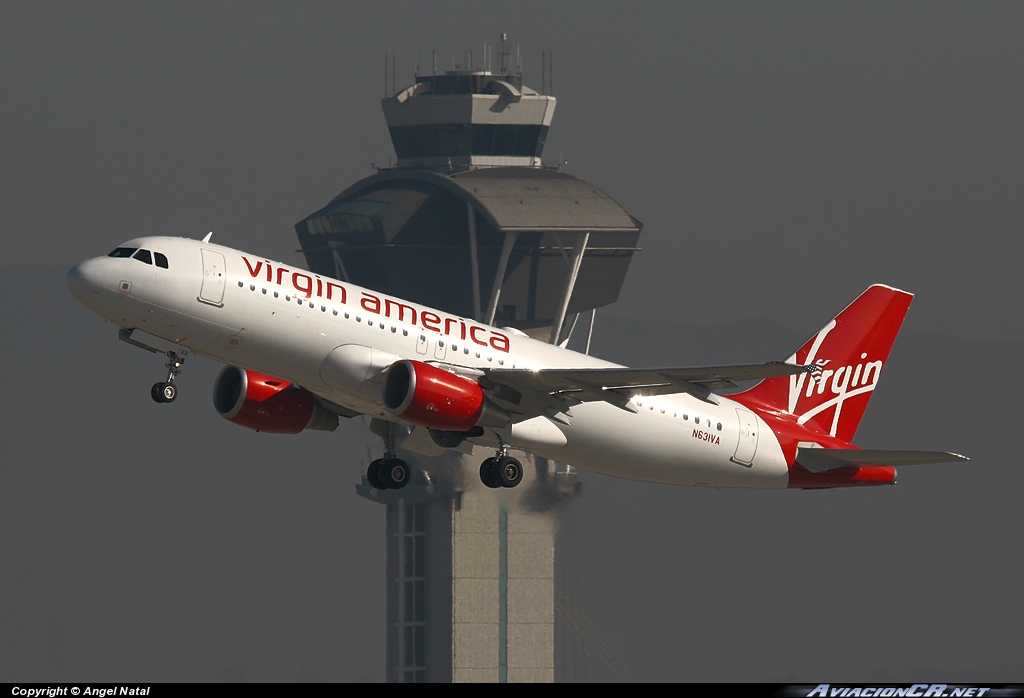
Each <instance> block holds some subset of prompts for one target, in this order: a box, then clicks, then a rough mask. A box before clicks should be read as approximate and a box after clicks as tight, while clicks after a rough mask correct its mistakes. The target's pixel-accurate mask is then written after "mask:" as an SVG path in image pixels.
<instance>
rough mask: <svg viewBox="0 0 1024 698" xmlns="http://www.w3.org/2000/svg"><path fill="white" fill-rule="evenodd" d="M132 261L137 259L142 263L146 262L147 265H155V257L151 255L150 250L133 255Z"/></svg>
mask: <svg viewBox="0 0 1024 698" xmlns="http://www.w3.org/2000/svg"><path fill="white" fill-rule="evenodd" d="M132 259H137V260H139V261H140V262H145V263H146V264H152V263H153V255H151V254H150V253H149V250H139V251H138V252H136V253H135V254H133V255H132Z"/></svg>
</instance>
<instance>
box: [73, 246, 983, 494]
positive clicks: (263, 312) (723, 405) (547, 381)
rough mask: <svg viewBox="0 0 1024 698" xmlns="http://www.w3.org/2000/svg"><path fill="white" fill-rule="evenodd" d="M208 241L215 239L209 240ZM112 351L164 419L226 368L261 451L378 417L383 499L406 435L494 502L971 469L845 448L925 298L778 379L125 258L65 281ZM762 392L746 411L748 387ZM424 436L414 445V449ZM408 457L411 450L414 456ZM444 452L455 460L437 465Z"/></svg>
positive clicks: (887, 297)
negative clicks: (529, 485)
mask: <svg viewBox="0 0 1024 698" xmlns="http://www.w3.org/2000/svg"><path fill="white" fill-rule="evenodd" d="M211 235H212V234H211ZM67 283H68V287H69V290H70V291H71V293H72V295H73V296H74V297H75V298H76V299H77V300H79V301H80V302H81V303H82V304H83V305H85V306H86V307H87V308H89V309H90V310H92V311H93V312H95V313H96V314H98V315H100V316H101V317H102V318H104V319H105V320H107V321H109V322H111V323H113V324H115V325H117V326H119V328H120V329H119V337H120V338H121V339H122V340H124V341H126V342H128V343H130V344H133V345H135V346H138V347H141V348H144V349H147V350H149V351H151V352H155V353H160V354H164V355H166V356H167V357H168V361H167V364H166V367H167V369H168V371H167V377H166V379H165V380H163V381H161V382H158V383H156V384H154V385H153V387H152V389H151V395H152V397H153V399H154V400H155V401H156V402H158V403H169V402H172V401H174V399H175V397H176V396H177V389H178V388H177V383H176V379H177V378H178V376H179V375H180V374H181V371H182V366H183V364H184V362H185V360H186V358H188V357H189V356H191V355H193V354H194V355H197V356H204V357H208V358H210V359H213V360H215V361H218V362H222V363H224V364H226V366H225V368H224V369H223V370H222V371H221V372H220V374H219V376H218V377H217V379H216V382H215V384H214V398H213V402H214V407H215V409H216V411H217V412H218V413H219V414H220V415H221V416H222V417H224V418H225V419H227V420H229V421H231V422H233V423H235V424H238V425H241V426H244V427H248V428H250V429H255V430H257V431H262V432H270V433H281V434H296V433H299V432H301V431H303V430H306V429H313V430H327V431H333V430H334V429H335V428H337V426H338V424H339V417H355V416H358V415H369V416H370V417H371V423H370V427H371V430H372V431H373V432H374V433H376V434H378V435H379V436H381V437H382V439H383V440H384V453H383V456H382V457H381V458H378V459H375V460H374V461H373V462H372V463H371V464H370V465H369V467H368V469H367V475H366V477H367V481H368V482H369V484H370V485H372V486H373V487H375V488H377V489H400V488H402V487H404V486H405V485H406V484H407V483H408V482H409V480H410V477H411V475H412V473H411V471H410V468H409V465H408V464H407V463H406V462H405V461H403V460H402V459H400V458H398V457H397V455H396V439H397V436H396V435H397V433H398V429H397V427H399V426H402V427H405V428H406V429H409V430H411V431H410V432H409V436H407V437H406V442H410V443H411V442H413V441H414V440H413V439H412V438H411V437H412V436H413V435H418V437H419V438H420V439H423V438H424V437H426V436H429V440H430V441H431V442H432V443H433V446H432V447H434V448H438V449H461V450H466V448H467V447H472V446H482V447H486V448H487V449H488V450H489V449H491V448H493V449H494V455H493V456H491V457H488V458H486V459H485V460H484V461H483V462H482V463H481V466H480V480H481V482H482V483H483V484H484V485H486V486H487V487H490V488H500V487H515V486H516V485H518V484H519V483H520V482H521V480H522V478H523V466H522V463H521V461H520V460H519V459H518V458H516V457H514V456H513V455H511V453H512V451H513V450H514V451H515V452H517V453H520V452H522V453H531V454H534V455H536V456H541V457H544V458H548V459H551V460H555V461H558V462H561V463H567V464H570V465H572V466H574V467H578V468H582V469H586V470H591V471H595V472H599V473H604V474H607V475H613V476H618V477H623V478H630V479H636V480H644V481H650V482H660V483H671V484H680V485H692V486H707V487H715V488H724V487H747V488H803V489H825V488H828V489H831V488H837V487H852V486H865V485H887V484H894V483H895V481H896V470H895V466H902V465H911V464H919V463H939V462H950V461H962V460H968V459H967V458H966V457H964V456H961V455H958V454H955V453H949V452H940V451H905V450H879V449H861V448H859V447H857V446H854V445H853V443H852V441H853V437H854V434H855V432H856V430H857V426H858V425H859V423H860V421H861V417H862V416H863V414H864V411H865V409H866V408H867V405H868V401H869V400H870V398H871V396H872V394H873V392H874V389H875V387H876V386H877V385H878V380H879V377H880V375H881V372H882V368H883V366H884V365H885V362H886V361H887V359H888V356H889V351H890V349H891V347H892V344H893V342H894V340H895V339H896V335H897V333H898V332H899V329H900V326H901V325H902V323H903V319H904V317H905V315H906V313H907V310H908V308H909V307H910V302H911V299H912V298H913V296H912V294H910V293H907V292H905V291H901V290H898V289H895V288H892V287H889V286H885V285H881V284H877V285H874V286H871V287H869V288H868V289H867V290H866V291H864V292H863V293H862V294H861V295H860V296H859V297H858V298H857V299H856V300H854V301H853V303H851V304H850V305H849V306H848V307H847V308H846V309H844V310H843V311H842V312H840V313H839V314H838V315H837V316H836V317H835V318H833V319H832V320H831V321H829V322H828V323H827V324H826V325H825V326H824V327H822V328H821V329H820V330H819V331H818V332H817V333H816V334H814V335H813V336H812V337H811V338H810V339H809V340H807V342H805V343H804V344H803V345H802V346H800V347H799V348H798V349H797V350H796V351H795V352H793V354H792V355H791V356H790V357H789V358H788V359H787V360H786V361H783V362H778V361H773V362H769V363H766V364H750V365H733V366H712V367H697V368H654V369H634V368H626V367H624V366H620V365H617V364H613V363H610V362H607V361H602V360H600V359H598V358H595V357H592V356H589V355H587V354H581V353H578V352H574V351H571V350H568V349H566V348H564V347H561V346H557V345H553V344H548V343H545V342H541V341H538V340H535V339H532V338H530V337H528V336H526V335H525V334H524V333H522V332H520V331H518V330H516V329H512V328H506V327H502V328H499V327H492V326H490V325H485V324H482V323H479V322H475V321H473V320H470V319H467V318H463V317H457V316H454V315H451V314H448V313H445V312H442V311H440V310H435V309H432V308H428V307H425V306H422V305H419V304H417V303H411V302H407V301H404V300H402V299H399V298H394V297H391V296H386V295H384V294H381V293H377V292H375V291H372V290H370V289H365V288H360V287H358V286H355V285H353V284H350V283H347V282H342V281H339V280H337V279H332V278H328V277H326V276H321V275H319V274H314V273H311V272H309V271H307V270H304V269H301V268H297V267H292V266H290V265H286V264H282V263H280V262H276V261H273V260H270V259H269V258H266V257H261V256H259V255H253V254H249V253H247V252H242V251H239V250H234V249H231V248H228V247H224V246H220V245H216V244H213V243H211V242H210V235H207V236H206V237H205V238H204V239H203V240H202V241H199V240H192V239H186V238H174V237H140V238H137V239H133V240H129V241H128V242H125V243H123V244H122V245H120V246H118V247H117V248H116V249H114V250H113V251H112V252H111V253H110V254H108V255H106V256H104V257H97V258H94V259H88V260H85V261H83V262H80V263H79V264H77V265H76V266H74V267H73V268H72V269H71V270H70V271H69V272H68V276H67ZM743 381H759V382H757V383H756V384H755V385H754V386H753V387H751V388H749V389H747V390H744V391H742V392H736V393H730V394H722V393H721V392H720V391H722V390H724V389H737V388H738V387H739V386H738V385H737V383H738V382H743ZM417 432H418V434H417ZM404 444H405V442H403V447H405V446H404ZM441 452H443V450H442V451H441Z"/></svg>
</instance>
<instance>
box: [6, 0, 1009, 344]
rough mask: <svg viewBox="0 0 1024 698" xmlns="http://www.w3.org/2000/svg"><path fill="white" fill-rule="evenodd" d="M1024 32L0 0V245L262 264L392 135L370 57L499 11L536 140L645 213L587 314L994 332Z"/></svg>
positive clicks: (899, 23)
mask: <svg viewBox="0 0 1024 698" xmlns="http://www.w3.org/2000/svg"><path fill="white" fill-rule="evenodd" d="M1022 27H1024V7H1022V6H1021V5H1020V4H1019V3H992V2H989V3H969V4H968V3H943V2H935V3H931V2H929V3H891V2H884V3H870V2H857V3H826V4H821V3H800V2H792V3H760V2H759V3H742V2H740V3H710V2H708V3H683V2H642V3H631V4H628V5H627V4H624V3H603V2H578V3H557V2H556V3H551V2H517V3H507V2H506V3H490V2H453V3H444V2H441V3H414V2H377V3H372V4H359V3H299V4H295V3H287V4H286V3H266V2H237V3H235V2H216V3H205V2H203V3H183V2H174V3H131V2H128V3H112V2H99V3H46V2H43V3H36V2H33V3H27V2H13V3H4V5H3V7H2V8H0V87H2V89H3V94H4V99H3V100H2V102H0V120H2V123H3V124H4V125H5V137H4V141H3V146H2V147H3V158H2V159H3V165H2V172H3V178H4V179H3V194H2V196H3V197H4V203H5V205H4V206H3V208H2V210H0V227H2V229H3V230H4V231H6V234H7V240H8V243H7V244H6V245H5V249H4V257H3V258H2V259H0V261H2V262H28V261H45V262H59V263H64V264H71V263H73V262H74V261H76V260H78V259H80V258H83V257H86V256H90V255H94V254H97V253H99V252H100V251H102V250H105V249H106V248H108V247H110V246H111V245H112V244H115V243H116V242H118V241H121V240H123V239H126V238H128V237H131V236H134V235H137V234H139V233H170V234H175V235H185V236H201V235H203V234H205V233H206V231H208V230H214V231H216V232H217V239H218V240H219V241H220V242H222V243H224V244H228V245H233V246H236V247H241V248H246V249H251V250H254V251H259V252H261V253H263V254H266V255H269V256H271V257H278V258H282V257H285V258H286V257H288V256H289V255H292V254H293V251H294V249H295V248H296V247H297V244H296V241H295V237H294V233H293V231H292V225H293V224H294V223H295V222H296V221H298V220H301V219H302V218H303V217H304V216H306V215H307V214H309V213H310V212H312V211H313V210H315V209H317V208H318V207H320V206H321V205H323V204H324V203H325V202H326V201H327V200H328V199H329V198H330V197H331V196H333V195H334V194H336V193H337V192H338V191H340V190H341V189H342V188H344V187H346V186H347V185H349V184H351V183H352V182H354V181H356V180H357V179H359V178H361V177H364V176H367V175H369V174H371V173H372V170H371V168H370V163H371V162H375V163H378V164H386V163H387V162H389V158H393V150H392V149H391V145H390V142H389V140H388V136H387V130H386V128H385V125H384V120H383V118H382V116H381V111H380V106H379V98H380V97H381V96H382V95H383V91H384V54H385V53H393V54H394V55H395V57H396V61H397V66H398V70H397V76H398V80H397V81H398V82H399V83H400V84H407V83H409V82H411V77H412V73H413V71H414V69H415V66H416V64H417V61H419V62H420V64H421V65H422V66H423V67H424V69H427V68H428V67H429V65H430V61H431V52H432V51H434V50H436V51H437V55H438V57H439V58H438V63H439V66H441V67H444V66H449V67H450V65H451V63H452V61H453V60H457V61H459V62H461V61H462V60H463V57H464V56H466V55H468V53H469V52H470V50H473V51H474V54H475V56H477V57H478V60H479V56H480V55H481V54H482V52H483V45H484V43H485V42H487V43H489V44H490V45H492V46H493V45H494V43H495V42H496V40H497V38H498V36H499V33H500V32H502V31H504V32H507V33H508V34H509V37H510V41H511V42H512V44H513V49H512V50H513V51H517V50H518V51H519V53H520V55H521V56H522V61H523V70H524V74H525V80H526V81H527V84H531V85H534V86H537V87H539V86H540V83H541V78H540V65H541V51H544V50H546V51H550V52H552V53H553V56H554V84H555V90H554V92H555V94H556V96H557V97H558V98H559V100H560V101H559V105H558V109H557V111H556V115H555V121H554V125H553V128H552V132H551V137H550V141H549V144H548V147H547V150H546V153H545V156H546V160H547V161H548V162H549V163H554V162H556V161H557V160H558V158H559V156H560V155H561V156H562V157H564V158H565V159H566V160H568V162H569V165H568V167H567V170H568V171H569V172H571V173H572V174H575V175H577V176H580V177H583V178H585V179H587V180H589V181H591V182H593V183H595V184H597V185H598V186H599V187H601V188H602V189H604V190H605V191H606V192H608V193H609V194H610V195H611V196H612V197H613V198H615V199H616V200H617V201H619V202H620V203H621V204H622V205H623V206H625V208H626V209H627V210H628V211H629V212H630V213H632V214H633V215H634V216H636V217H638V218H639V219H641V220H642V221H643V222H644V224H645V228H644V235H643V238H642V245H643V246H644V248H645V250H646V252H647V253H646V254H641V255H638V256H637V258H636V262H635V266H634V268H633V272H632V273H631V274H630V276H629V279H628V280H627V283H626V287H625V289H624V292H623V297H622V302H621V303H620V304H619V305H618V306H617V307H616V309H615V311H614V312H615V313H617V314H624V315H629V316H639V317H646V318H653V317H659V316H661V315H663V314H664V315H668V316H671V317H672V318H673V319H680V320H686V321H695V322H711V323H714V322H727V321H731V320H735V319H745V318H750V317H758V316H767V317H771V318H772V319H774V320H777V321H779V322H782V323H783V324H785V325H786V326H788V327H792V328H794V329H799V330H806V331H807V332H810V331H812V330H813V329H815V328H817V327H818V326H819V324H820V323H819V324H815V323H816V322H817V319H818V318H820V317H824V316H830V315H831V314H832V312H833V310H834V308H835V306H836V305H837V304H839V303H845V302H847V301H848V300H849V299H851V298H853V297H854V296H855V295H856V294H857V293H858V292H859V291H861V290H862V289H863V288H865V287H866V286H867V285H868V284H870V283H874V282H885V283H889V284H892V285H895V286H899V287H902V288H905V289H907V290H909V291H912V292H914V293H916V294H917V295H918V297H919V298H918V301H917V302H916V304H915V306H914V311H913V313H912V314H911V317H910V319H909V322H910V323H911V326H912V327H917V328H920V329H922V330H927V331H934V332H938V333H941V334H946V335H952V336H960V337H964V336H972V335H981V336H986V337H992V338H998V337H1012V338H1015V339H1022V338H1024V323H1022V322H1021V321H1020V320H1019V319H1018V318H1017V317H1013V316H1012V314H1011V315H1010V316H1008V314H1007V313H1006V303H1007V302H1008V301H1010V300H1011V299H1018V298H1020V297H1021V296H1022V292H1024V275H1021V274H1020V273H1018V269H1017V266H1018V257H1019V253H1020V252H1021V251H1022V248H1024V245H1022V244H1021V242H1020V236H1019V227H1020V226H1019V224H1020V221H1021V220H1022V218H1024V210H1022V207H1024V199H1022V197H1021V196H1020V192H1021V191H1022V187H1024V141H1022V139H1021V138H1020V124H1021V123H1024V90H1021V86H1020V75H1021V74H1022V69H1024V48H1022V47H1024V41H1022V38H1024V36H1022V35H1024V29H1022ZM41 241H46V244H40V243H41ZM55 242H56V243H58V244H56V245H55V244H54V243H55ZM808 317H811V318H814V322H811V323H810V324H807V320H806V318H808Z"/></svg>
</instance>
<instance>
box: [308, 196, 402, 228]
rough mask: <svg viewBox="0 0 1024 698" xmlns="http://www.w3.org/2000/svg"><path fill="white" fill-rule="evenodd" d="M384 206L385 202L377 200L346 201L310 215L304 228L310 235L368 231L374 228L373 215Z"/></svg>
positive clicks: (385, 205)
mask: <svg viewBox="0 0 1024 698" xmlns="http://www.w3.org/2000/svg"><path fill="white" fill-rule="evenodd" d="M384 208H387V204H384V203H381V202H379V201H367V200H364V199H360V200H356V201H346V202H344V203H342V204H340V205H338V206H335V207H334V208H327V209H325V210H323V211H321V212H320V213H319V214H318V215H315V216H312V217H310V218H309V219H308V220H307V221H306V230H307V231H309V234H310V235H334V234H337V233H369V232H372V231H373V230H374V218H373V216H374V215H375V214H376V213H378V212H379V211H380V210H381V209H384Z"/></svg>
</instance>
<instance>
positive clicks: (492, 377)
mask: <svg viewBox="0 0 1024 698" xmlns="http://www.w3.org/2000/svg"><path fill="white" fill-rule="evenodd" d="M816 368H817V367H807V366H800V365H797V364H787V363H781V362H772V363H767V364H748V365H739V366H710V367H704V368H619V367H612V368H545V369H538V370H531V369H522V368H495V369H487V370H486V371H485V380H486V381H488V382H490V383H492V384H494V386H496V387H498V388H500V387H502V386H507V387H508V388H511V389H513V390H515V391H518V392H519V393H521V394H523V395H531V394H532V395H544V396H549V397H554V398H560V399H561V400H563V401H564V402H565V403H566V404H578V403H580V402H590V401H594V400H603V401H605V402H608V403H610V404H612V405H615V406H616V407H620V408H622V409H624V410H627V411H630V412H635V411H636V408H635V407H633V406H632V405H631V404H630V403H629V400H630V398H632V397H634V396H637V395H644V396H647V395H666V394H670V393H690V394H691V395H693V396H695V397H697V398H700V399H701V400H707V399H708V398H709V396H710V395H711V392H712V391H713V390H718V389H721V388H734V387H736V383H735V381H750V380H761V379H763V378H777V377H781V376H791V375H795V374H798V373H804V372H809V371H811V370H815V369H816ZM482 382H483V381H482ZM499 392H500V391H499Z"/></svg>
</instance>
